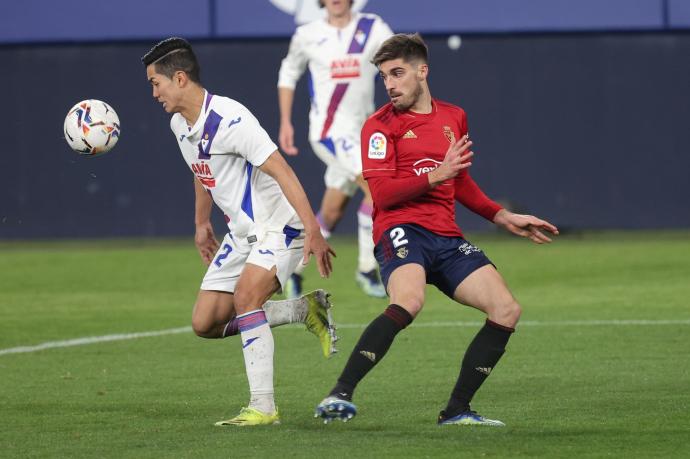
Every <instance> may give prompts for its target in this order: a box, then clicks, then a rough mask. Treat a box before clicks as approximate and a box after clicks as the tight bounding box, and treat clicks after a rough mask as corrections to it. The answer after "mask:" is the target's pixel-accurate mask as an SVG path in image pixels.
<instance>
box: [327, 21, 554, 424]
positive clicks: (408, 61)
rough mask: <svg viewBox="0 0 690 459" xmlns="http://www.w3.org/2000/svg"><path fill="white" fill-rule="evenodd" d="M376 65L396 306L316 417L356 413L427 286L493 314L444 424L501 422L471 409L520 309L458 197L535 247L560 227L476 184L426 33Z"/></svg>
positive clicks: (383, 209) (375, 173)
mask: <svg viewBox="0 0 690 459" xmlns="http://www.w3.org/2000/svg"><path fill="white" fill-rule="evenodd" d="M373 63H374V64H375V65H376V66H377V67H378V68H379V71H380V75H381V77H382V79H383V82H384V83H385V85H386V90H387V92H388V95H389V96H390V99H391V102H390V103H389V104H387V105H385V106H384V107H382V108H381V109H380V110H379V111H377V112H376V113H375V114H374V115H372V116H371V117H370V118H369V119H368V120H367V121H366V123H365V124H364V127H363V129H362V165H363V175H364V178H365V179H366V180H367V182H368V184H369V188H370V189H371V194H372V197H373V201H374V213H373V219H374V242H375V243H376V249H375V252H376V258H377V260H378V262H379V264H380V266H381V275H382V278H383V283H384V285H385V286H386V289H387V291H388V294H389V296H390V299H391V304H390V305H389V306H388V308H386V310H385V311H384V312H383V314H381V315H380V316H379V317H377V318H376V319H374V321H373V322H371V324H369V326H368V327H367V329H366V330H365V331H364V333H363V334H362V336H361V337H360V339H359V342H358V343H357V345H356V346H355V348H354V350H353V351H352V354H351V355H350V358H349V360H348V362H347V365H346V366H345V369H344V370H343V372H342V374H341V375H340V377H339V378H338V382H337V384H336V385H335V387H334V388H333V390H332V391H331V393H330V394H329V396H328V397H326V398H325V399H324V400H323V401H322V402H321V403H320V404H319V405H318V406H317V407H316V414H315V415H316V416H317V417H321V418H322V419H324V421H325V422H328V421H331V420H333V419H341V420H345V421H346V420H348V419H350V418H352V417H353V416H354V415H355V414H356V413H357V408H356V407H355V405H354V404H353V403H352V395H353V393H354V389H355V387H356V385H357V384H358V383H359V381H361V379H362V378H363V377H364V376H365V375H366V374H367V373H368V372H369V371H370V370H371V369H372V368H373V367H374V365H375V364H377V363H378V362H379V361H380V360H381V359H382V358H383V356H384V355H385V354H386V352H387V351H388V349H389V347H390V345H391V344H392V342H393V339H394V338H395V336H396V335H397V334H398V332H400V331H401V330H402V329H403V328H405V327H407V326H408V325H409V324H410V323H412V320H413V319H414V318H415V316H416V315H417V314H418V313H419V311H420V310H421V309H422V306H423V305H424V289H425V285H426V284H427V283H429V284H433V285H436V286H437V287H438V288H439V289H440V290H441V291H442V292H444V293H445V294H446V295H447V296H449V297H450V298H452V299H454V300H455V301H457V302H459V303H461V304H465V305H468V306H471V307H474V308H476V309H479V310H480V311H482V312H484V313H485V314H486V315H487V319H486V323H485V325H484V326H483V327H482V329H481V330H480V331H479V332H478V333H477V335H476V336H475V338H474V340H473V341H472V343H471V344H470V345H469V347H468V349H467V351H466V352H465V356H464V358H463V361H462V364H461V368H460V375H459V376H458V380H457V382H456V384H455V387H454V388H453V391H452V392H451V396H450V400H449V401H448V404H447V406H446V408H445V409H444V410H443V411H441V413H440V415H439V417H438V424H442V425H445V424H460V425H490V426H503V425H504V424H503V423H502V422H501V421H497V420H492V419H487V418H484V417H483V416H480V415H479V414H477V413H476V412H475V411H472V410H471V408H470V401H471V400H472V397H473V396H474V394H475V393H476V391H477V390H478V389H479V387H480V386H481V385H482V383H483V382H484V380H485V379H486V378H487V376H489V374H490V373H491V371H492V370H493V368H494V367H495V366H496V363H497V362H498V360H499V359H500V357H501V356H502V355H503V353H504V351H505V347H506V344H507V343H508V339H509V338H510V335H511V334H512V333H513V332H514V331H515V325H516V324H517V322H518V319H519V318H520V312H521V309H520V305H519V304H518V302H517V301H516V300H515V298H514V297H513V295H512V294H511V293H510V291H509V290H508V287H507V286H506V284H505V282H504V280H503V278H502V277H501V275H500V274H499V273H498V271H497V270H496V268H495V267H494V266H493V264H492V263H491V261H490V260H489V259H488V258H487V257H486V255H484V253H483V252H482V251H481V250H480V249H479V248H477V247H476V246H474V245H472V244H470V243H469V242H468V241H466V240H465V239H464V238H463V235H462V232H461V231H460V228H459V227H458V226H457V224H456V223H455V201H456V200H457V201H459V202H460V203H461V204H463V205H464V206H465V207H467V208H469V209H470V210H472V211H473V212H475V213H477V214H479V215H481V216H483V217H484V218H486V219H487V220H489V221H492V222H494V223H495V224H496V225H498V226H502V227H504V228H506V229H507V230H508V231H510V232H511V233H514V234H517V235H519V236H524V237H528V238H530V239H531V240H532V241H534V242H535V243H537V244H542V243H547V242H551V239H550V238H549V237H548V236H547V235H546V234H544V231H546V232H550V233H553V234H558V229H557V228H556V227H555V226H553V225H552V224H550V223H549V222H547V221H544V220H541V219H539V218H536V217H534V216H531V215H518V214H514V213H512V212H509V211H508V210H506V209H503V208H502V207H501V206H500V205H498V204H497V203H495V202H494V201H492V200H491V199H489V198H488V197H487V196H486V195H485V194H484V193H483V192H482V191H481V189H480V188H479V186H478V185H477V184H476V183H475V182H474V180H472V177H471V176H470V174H469V172H468V169H469V167H470V166H471V165H472V163H471V161H470V159H471V158H472V156H473V153H472V151H470V147H471V145H472V142H471V141H470V140H469V138H468V135H467V119H466V116H465V112H464V111H463V110H462V109H461V108H459V107H456V106H454V105H452V104H449V103H446V102H442V101H439V100H436V99H433V98H432V97H431V93H430V91H429V86H428V84H427V75H428V73H429V66H428V59H427V48H426V45H425V44H424V41H423V40H422V38H421V37H420V36H419V35H418V34H415V35H403V34H399V35H394V36H393V37H391V38H390V39H388V40H387V41H386V42H384V43H383V45H382V46H381V48H380V49H379V51H378V52H377V53H376V55H375V56H374V59H373Z"/></svg>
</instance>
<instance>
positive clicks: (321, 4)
mask: <svg viewBox="0 0 690 459" xmlns="http://www.w3.org/2000/svg"><path fill="white" fill-rule="evenodd" d="M353 3H355V0H350V8H352V4H353ZM325 6H326V4H325V3H324V2H323V0H319V8H324V7H325Z"/></svg>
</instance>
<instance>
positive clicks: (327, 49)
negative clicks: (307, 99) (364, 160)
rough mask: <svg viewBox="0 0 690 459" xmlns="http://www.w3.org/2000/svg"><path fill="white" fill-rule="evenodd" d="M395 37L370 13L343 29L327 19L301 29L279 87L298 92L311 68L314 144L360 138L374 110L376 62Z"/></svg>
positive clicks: (283, 66) (282, 69) (283, 67)
mask: <svg viewBox="0 0 690 459" xmlns="http://www.w3.org/2000/svg"><path fill="white" fill-rule="evenodd" d="M392 34H393V32H392V31H391V29H390V27H388V25H387V24H386V23H385V22H383V20H382V19H381V18H380V17H378V16H377V15H375V14H368V13H357V14H353V15H352V20H351V21H350V23H349V24H348V25H347V26H346V27H344V28H342V29H339V28H337V27H334V26H332V25H330V24H329V23H328V22H327V21H326V20H324V19H320V20H316V21H314V22H310V23H309V24H305V25H303V26H300V27H298V28H297V30H296V31H295V34H294V35H293V36H292V41H291V42H290V49H289V51H288V54H287V56H286V57H285V59H283V62H282V64H281V66H280V72H279V76H278V87H284V88H290V89H294V88H295V85H296V84H297V81H298V80H299V78H300V76H301V75H302V73H304V70H305V68H306V67H307V65H308V66H309V74H310V75H309V76H310V81H309V87H310V95H311V111H310V113H309V140H311V141H322V140H324V139H328V138H331V139H335V138H337V137H338V136H339V135H354V136H356V138H359V133H360V130H361V128H362V125H363V124H364V121H365V120H366V119H367V117H368V116H369V115H371V113H373V111H374V83H375V78H376V75H377V74H378V70H377V69H376V67H375V66H374V65H373V64H372V63H371V59H372V58H373V57H374V54H376V52H377V51H378V49H379V47H380V46H381V44H382V43H383V42H384V41H385V40H386V39H388V38H389V37H390V36H391V35H392Z"/></svg>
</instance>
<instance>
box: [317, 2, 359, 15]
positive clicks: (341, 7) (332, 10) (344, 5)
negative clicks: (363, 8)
mask: <svg viewBox="0 0 690 459" xmlns="http://www.w3.org/2000/svg"><path fill="white" fill-rule="evenodd" d="M323 4H324V6H325V7H326V10H327V11H328V15H329V16H335V17H340V16H343V15H345V14H347V13H349V12H350V7H351V5H352V1H351V0H323Z"/></svg>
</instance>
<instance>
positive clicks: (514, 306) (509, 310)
mask: <svg viewBox="0 0 690 459" xmlns="http://www.w3.org/2000/svg"><path fill="white" fill-rule="evenodd" d="M521 314H522V308H521V307H520V304H519V303H518V302H517V301H516V300H515V298H512V297H511V298H509V299H506V300H505V301H503V302H501V304H500V306H499V307H498V308H496V310H495V314H494V317H493V318H491V317H490V319H491V320H493V321H494V322H496V323H498V324H501V325H505V326H506V327H511V328H515V325H517V323H518V321H519V320H520V315H521Z"/></svg>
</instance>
